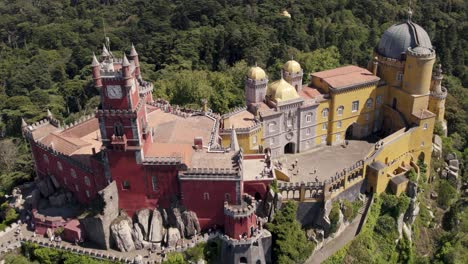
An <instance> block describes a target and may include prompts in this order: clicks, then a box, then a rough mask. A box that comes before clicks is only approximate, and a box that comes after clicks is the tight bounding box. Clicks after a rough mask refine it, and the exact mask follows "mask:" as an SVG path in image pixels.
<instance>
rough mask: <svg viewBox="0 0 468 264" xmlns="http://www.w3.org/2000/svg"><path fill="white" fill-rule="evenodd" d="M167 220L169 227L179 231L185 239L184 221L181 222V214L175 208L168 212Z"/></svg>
mask: <svg viewBox="0 0 468 264" xmlns="http://www.w3.org/2000/svg"><path fill="white" fill-rule="evenodd" d="M168 220H169V226H171V227H176V228H177V229H179V231H180V234H181V235H182V236H184V237H185V225H184V221H182V214H181V213H180V209H179V208H177V207H175V208H172V210H170V211H169V214H168Z"/></svg>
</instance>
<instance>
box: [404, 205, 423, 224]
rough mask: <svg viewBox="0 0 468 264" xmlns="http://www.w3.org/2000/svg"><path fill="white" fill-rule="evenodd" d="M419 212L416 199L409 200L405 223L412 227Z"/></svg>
mask: <svg viewBox="0 0 468 264" xmlns="http://www.w3.org/2000/svg"><path fill="white" fill-rule="evenodd" d="M419 210H420V208H419V202H418V201H417V199H416V198H413V199H411V201H410V204H409V206H408V209H407V210H406V212H405V223H407V224H409V225H412V224H413V223H414V221H415V220H416V217H417V216H418V214H419Z"/></svg>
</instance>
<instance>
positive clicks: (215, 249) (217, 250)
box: [203, 238, 221, 263]
mask: <svg viewBox="0 0 468 264" xmlns="http://www.w3.org/2000/svg"><path fill="white" fill-rule="evenodd" d="M220 254H221V241H220V240H219V239H218V238H216V239H212V240H209V241H208V242H207V244H206V246H205V248H204V249H203V255H204V257H205V260H206V261H207V262H208V263H216V262H217V261H218V258H219V255H220Z"/></svg>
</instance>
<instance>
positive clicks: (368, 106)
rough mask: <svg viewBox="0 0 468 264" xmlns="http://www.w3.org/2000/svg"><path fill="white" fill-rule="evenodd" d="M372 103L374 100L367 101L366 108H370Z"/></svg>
mask: <svg viewBox="0 0 468 264" xmlns="http://www.w3.org/2000/svg"><path fill="white" fill-rule="evenodd" d="M373 102H374V100H372V98H369V99H367V101H366V108H371V107H372V103H373Z"/></svg>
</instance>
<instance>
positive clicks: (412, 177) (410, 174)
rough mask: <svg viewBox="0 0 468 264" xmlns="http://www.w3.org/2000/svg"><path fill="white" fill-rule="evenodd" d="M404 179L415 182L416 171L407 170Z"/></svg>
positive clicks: (416, 177)
mask: <svg viewBox="0 0 468 264" xmlns="http://www.w3.org/2000/svg"><path fill="white" fill-rule="evenodd" d="M406 177H408V179H409V180H410V181H412V182H416V181H417V179H418V174H416V171H415V170H414V169H413V168H411V170H409V171H408V173H407V174H406Z"/></svg>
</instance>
